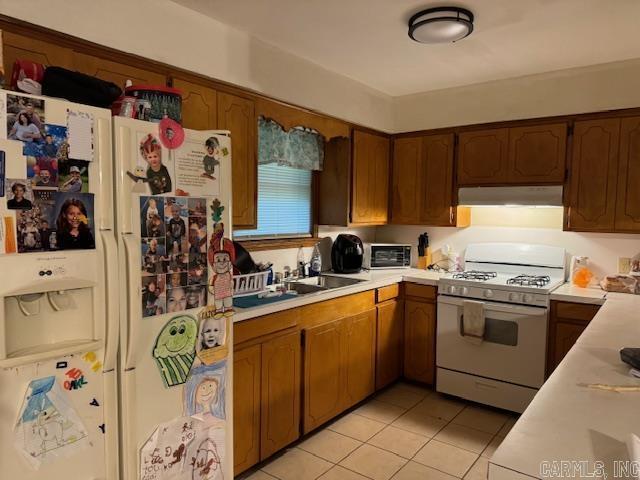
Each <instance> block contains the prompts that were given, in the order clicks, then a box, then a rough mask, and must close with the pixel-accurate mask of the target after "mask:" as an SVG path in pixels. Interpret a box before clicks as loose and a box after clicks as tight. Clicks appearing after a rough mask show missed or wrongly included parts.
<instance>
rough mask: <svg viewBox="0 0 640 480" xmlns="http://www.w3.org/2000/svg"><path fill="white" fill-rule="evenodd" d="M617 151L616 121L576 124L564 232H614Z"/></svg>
mask: <svg viewBox="0 0 640 480" xmlns="http://www.w3.org/2000/svg"><path fill="white" fill-rule="evenodd" d="M619 148H620V119H619V118H608V119H598V120H587V121H581V122H576V124H575V127H574V133H573V152H572V155H571V178H570V183H569V189H570V192H569V206H568V208H567V209H566V212H567V217H566V227H567V229H569V230H581V231H613V229H614V223H615V213H616V183H617V180H618V156H619V155H618V153H619Z"/></svg>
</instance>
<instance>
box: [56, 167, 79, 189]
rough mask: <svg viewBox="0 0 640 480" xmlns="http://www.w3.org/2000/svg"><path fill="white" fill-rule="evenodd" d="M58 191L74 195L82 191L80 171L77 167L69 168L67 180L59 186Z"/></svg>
mask: <svg viewBox="0 0 640 480" xmlns="http://www.w3.org/2000/svg"><path fill="white" fill-rule="evenodd" d="M60 190H61V191H63V192H74V193H77V192H81V191H82V177H81V176H80V169H79V168H78V167H76V166H72V167H69V179H68V180H67V181H65V182H64V183H63V184H62V185H60Z"/></svg>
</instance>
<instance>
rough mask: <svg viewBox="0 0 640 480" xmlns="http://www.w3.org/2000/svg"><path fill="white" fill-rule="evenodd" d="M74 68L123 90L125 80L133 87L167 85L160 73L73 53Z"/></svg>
mask: <svg viewBox="0 0 640 480" xmlns="http://www.w3.org/2000/svg"><path fill="white" fill-rule="evenodd" d="M73 63H74V68H75V69H76V70H78V71H79V72H82V73H86V74H87V75H91V76H93V77H97V78H100V79H102V80H106V81H108V82H113V83H115V84H116V85H118V86H119V87H120V88H122V89H124V85H125V83H126V81H127V80H131V81H132V82H133V84H134V85H136V84H138V85H139V84H145V85H160V86H165V85H166V84H167V77H165V76H164V75H163V74H161V73H157V72H152V71H149V70H144V69H142V68H138V67H134V66H132V65H128V64H124V63H118V62H112V61H111V60H106V59H104V58H100V57H94V56H93V55H86V54H84V53H78V52H74V54H73Z"/></svg>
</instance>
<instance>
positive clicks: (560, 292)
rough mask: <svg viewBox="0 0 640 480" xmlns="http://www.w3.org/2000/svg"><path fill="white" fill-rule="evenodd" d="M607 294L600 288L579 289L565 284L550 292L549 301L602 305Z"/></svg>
mask: <svg viewBox="0 0 640 480" xmlns="http://www.w3.org/2000/svg"><path fill="white" fill-rule="evenodd" d="M606 296H607V292H605V291H604V290H602V289H601V288H595V287H589V288H581V287H576V286H575V285H572V284H571V283H568V282H567V283H565V284H564V285H560V286H559V287H558V288H556V289H555V290H554V291H553V292H551V300H560V301H565V302H575V303H590V304H592V305H602V304H603V303H604V301H605V297H606Z"/></svg>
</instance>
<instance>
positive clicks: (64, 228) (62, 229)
mask: <svg viewBox="0 0 640 480" xmlns="http://www.w3.org/2000/svg"><path fill="white" fill-rule="evenodd" d="M92 200H93V198H92ZM92 206H93V205H92ZM56 226H57V228H56V230H57V240H58V248H59V249H60V250H71V249H88V248H95V247H96V244H95V240H94V237H93V232H92V227H91V226H90V225H89V215H88V213H87V208H86V206H85V204H84V203H83V202H82V201H81V200H80V199H77V198H66V199H65V200H64V203H62V207H61V208H60V210H59V214H58V220H57V222H56Z"/></svg>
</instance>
